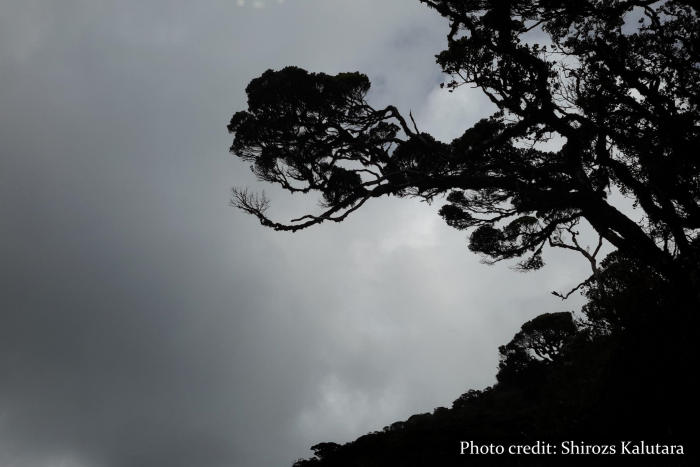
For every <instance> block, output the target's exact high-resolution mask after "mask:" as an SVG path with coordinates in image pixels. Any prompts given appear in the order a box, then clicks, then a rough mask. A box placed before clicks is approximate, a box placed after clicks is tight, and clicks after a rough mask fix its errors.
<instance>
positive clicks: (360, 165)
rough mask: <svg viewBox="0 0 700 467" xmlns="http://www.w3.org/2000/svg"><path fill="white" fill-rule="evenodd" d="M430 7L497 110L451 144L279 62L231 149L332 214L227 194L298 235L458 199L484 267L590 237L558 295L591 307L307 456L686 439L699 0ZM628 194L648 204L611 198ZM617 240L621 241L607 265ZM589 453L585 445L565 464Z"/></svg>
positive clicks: (517, 340)
mask: <svg viewBox="0 0 700 467" xmlns="http://www.w3.org/2000/svg"><path fill="white" fill-rule="evenodd" d="M421 2H422V3H424V4H426V5H427V6H428V7H430V8H431V9H433V10H435V11H436V12H438V13H439V14H440V15H442V16H443V17H445V18H446V19H447V21H448V22H449V25H450V32H449V34H448V36H447V48H446V49H445V50H444V51H442V52H441V53H439V54H438V55H437V62H438V63H439V64H440V65H441V67H442V68H443V70H444V71H445V73H447V74H448V75H449V76H450V77H451V78H450V80H449V81H448V82H447V83H446V86H447V87H448V88H449V89H454V88H457V87H459V86H462V85H470V86H476V87H478V88H480V89H481V90H482V91H483V92H484V93H485V94H486V95H487V96H488V97H489V98H490V99H491V101H492V102H493V103H494V104H495V105H496V106H497V108H498V110H497V112H496V113H495V114H493V115H491V116H490V117H488V118H485V119H483V120H481V121H479V122H478V123H476V124H475V125H474V126H473V127H471V128H468V129H466V130H465V131H464V133H463V134H462V135H461V136H460V137H458V138H456V139H454V140H453V141H451V142H449V143H447V142H441V141H438V140H436V139H435V138H433V137H432V136H431V135H429V134H426V133H423V132H420V131H419V130H418V128H417V125H416V122H414V121H413V117H412V116H410V115H409V117H410V118H409V119H406V118H405V117H404V116H402V115H401V114H400V113H399V111H398V109H397V108H396V107H393V106H388V107H385V108H381V109H377V108H374V107H372V106H371V105H370V104H369V103H367V101H366V100H365V96H366V94H367V92H368V90H369V87H370V83H369V80H368V79H367V77H366V76H364V75H362V74H359V73H342V74H338V75H335V76H329V75H326V74H323V73H309V72H307V71H305V70H301V69H299V68H295V67H288V68H284V69H282V70H279V71H272V70H268V71H267V72H265V73H264V74H263V75H262V76H261V77H259V78H257V79H255V80H253V81H252V82H251V83H250V85H249V86H248V88H247V90H246V91H247V93H248V109H247V110H245V111H241V112H238V113H236V114H235V115H234V116H233V118H232V119H231V122H230V124H229V126H228V129H229V131H230V132H231V133H233V134H234V140H233V145H232V146H231V151H232V152H233V153H234V154H236V155H237V156H239V157H241V158H243V159H244V160H246V161H249V162H250V163H251V164H252V166H251V168H252V170H253V172H254V173H255V174H256V175H257V176H258V177H259V178H260V179H261V180H264V181H267V182H272V183H276V184H278V185H280V186H282V187H283V188H284V189H286V190H287V191H289V192H292V193H316V194H317V195H318V196H319V201H320V205H321V206H322V208H323V210H322V212H320V213H316V214H306V215H303V216H301V217H299V218H297V219H292V220H291V222H290V223H289V224H283V223H279V222H276V221H273V220H271V219H269V218H268V217H267V215H266V210H267V208H268V200H267V199H266V198H265V197H264V196H259V195H254V194H251V193H249V192H248V191H246V190H234V198H233V204H234V205H235V206H238V207H239V208H241V209H243V210H244V211H246V212H248V213H250V214H253V215H255V216H256V217H257V218H258V219H259V220H260V222H261V223H262V224H263V225H265V226H268V227H271V228H274V229H276V230H286V231H297V230H300V229H303V228H306V227H309V226H312V225H315V224H319V223H321V222H325V221H335V222H339V221H342V220H344V219H345V218H346V217H347V216H348V215H349V214H351V213H352V212H354V211H355V210H357V209H359V208H360V207H361V206H362V205H363V204H364V203H365V202H367V201H368V200H370V199H372V198H377V197H380V196H383V195H390V196H398V197H416V198H418V199H421V200H425V201H433V200H435V199H445V200H446V202H447V203H446V204H445V205H444V206H443V207H442V208H441V209H440V215H441V216H442V217H443V218H444V219H445V221H446V222H447V223H448V224H449V225H450V226H452V227H454V228H457V229H460V230H468V231H469V248H470V249H471V250H472V251H475V252H477V253H480V254H481V255H482V256H483V257H484V258H485V260H486V261H488V262H494V261H500V260H504V259H517V260H518V261H519V266H520V267H521V268H522V269H537V268H540V267H542V266H543V265H544V260H543V251H544V249H545V247H547V246H553V247H560V248H567V249H570V250H573V251H577V252H579V253H581V254H582V255H583V256H584V257H585V258H586V259H587V260H588V261H589V262H590V264H591V268H592V273H593V274H592V276H591V277H590V278H588V279H586V280H585V281H584V282H582V283H581V284H580V285H579V286H578V287H576V288H574V289H573V290H572V291H571V292H569V293H568V294H565V295H564V294H560V293H555V295H557V296H559V297H561V298H566V297H567V296H568V295H570V294H571V293H572V292H573V291H575V290H578V289H580V288H583V290H584V291H585V295H586V297H587V299H588V302H587V304H586V305H585V307H584V309H583V315H584V319H582V320H580V321H575V320H574V319H573V318H572V316H571V315H570V314H568V313H555V314H547V315H542V316H539V317H537V318H535V319H533V320H531V321H529V322H527V323H525V324H524V325H523V327H522V329H521V331H520V332H518V333H517V334H516V336H515V337H514V338H513V340H512V341H511V342H510V343H508V344H506V345H504V346H502V347H501V348H500V352H501V363H500V367H499V370H498V383H497V384H496V385H495V386H494V387H492V388H488V389H486V390H483V391H470V392H468V393H467V394H465V395H464V396H462V397H460V398H459V399H458V400H457V401H455V403H454V405H453V407H452V408H450V409H446V408H440V409H436V411H435V412H434V413H432V414H422V415H414V416H413V417H411V418H409V419H408V420H406V421H405V422H397V423H394V424H392V425H391V426H390V427H387V428H385V430H384V431H383V432H381V433H372V434H369V435H366V436H363V437H361V438H359V439H358V440H356V441H354V442H352V443H348V444H346V445H343V446H339V445H336V444H334V443H322V444H319V445H316V446H314V448H313V449H314V451H315V453H316V457H315V458H313V459H310V460H306V461H300V462H299V463H298V466H299V467H302V466H307V465H333V466H350V465H353V466H358V465H362V466H375V465H376V466H380V465H381V466H384V465H402V466H412V465H450V464H456V463H463V462H464V458H459V457H458V456H456V455H455V453H456V452H457V446H456V443H457V442H458V440H469V439H474V440H486V441H490V442H495V441H497V440H502V441H504V442H506V441H518V440H520V441H535V440H538V439H549V440H557V439H569V440H571V439H573V440H577V439H578V440H593V439H599V440H620V439H647V440H650V439H657V440H663V439H668V440H671V441H675V442H678V441H685V442H686V446H688V447H689V448H690V449H691V450H692V447H691V446H692V445H693V443H692V439H691V438H690V437H689V436H690V435H689V433H690V431H688V430H687V429H686V426H687V425H686V422H689V421H690V420H692V418H691V417H690V415H689V414H690V413H691V412H692V411H691V408H695V403H694V401H695V396H694V395H693V394H692V393H691V387H692V386H691V385H690V378H691V374H692V373H693V371H692V366H689V365H688V362H687V361H686V359H687V358H688V356H691V355H692V356H694V355H695V352H696V350H697V349H696V345H695V344H694V342H695V341H696V338H697V329H698V326H697V324H698V323H697V312H698V309H700V268H699V266H698V265H699V264H700V158H699V157H698V155H697V151H698V147H700V114H699V113H698V104H699V102H700V89H699V88H700V86H699V85H698V84H699V79H698V78H700V66H699V63H700V60H699V58H700V57H699V51H700V21H699V20H698V7H697V3H696V2H690V1H687V0H656V1H653V0H580V1H563V0H421ZM618 193H619V194H621V195H623V196H625V197H627V198H628V199H629V200H631V201H632V203H633V205H634V206H635V207H636V208H637V211H636V213H635V214H634V215H631V214H629V213H628V212H624V211H623V210H621V209H619V208H618V206H616V204H615V203H613V202H612V201H611V198H612V197H613V196H611V195H612V194H615V195H616V196H617V194H618ZM584 222H585V223H587V224H589V225H590V226H591V227H592V228H593V229H594V230H595V231H596V232H597V233H598V234H599V236H600V241H599V242H598V246H597V247H596V248H595V249H594V251H592V252H591V251H589V250H588V249H587V248H585V247H584V246H582V245H581V244H580V243H579V241H578V240H577V238H578V237H577V236H578V235H579V232H578V227H579V226H580V225H582V224H583V223H584ZM603 240H606V241H607V242H609V243H610V244H611V245H612V246H614V247H615V249H616V252H615V253H613V254H612V255H610V256H608V257H607V258H606V259H605V260H604V261H602V262H601V263H600V264H599V263H598V260H597V257H596V255H597V254H598V253H599V252H600V249H601V245H602V244H603ZM685 459H686V460H687V459H688V457H686V458H685ZM499 462H500V464H501V465H504V464H508V465H541V464H547V462H548V461H547V459H544V458H541V457H537V456H534V457H529V458H512V459H510V460H508V461H506V460H504V459H499ZM552 462H553V463H554V465H563V464H562V463H561V462H562V461H561V459H560V458H556V460H554V461H552ZM595 462H596V463H597V464H598V463H606V464H609V465H618V464H619V463H620V460H619V459H617V458H604V457H596V459H595ZM634 462H635V463H636V464H637V465H639V464H642V463H645V462H651V464H652V465H660V464H659V460H658V459H655V458H640V457H638V458H635V459H634ZM679 462H681V463H682V462H684V460H683V459H680V460H679V459H678V458H674V459H670V458H664V459H663V461H662V463H663V465H680V464H679ZM480 463H481V464H480ZM576 463H578V464H580V465H590V463H591V460H590V458H569V459H567V461H566V465H571V464H576ZM470 465H496V464H495V463H494V460H493V459H492V458H481V459H479V458H471V459H470ZM548 465H549V464H548Z"/></svg>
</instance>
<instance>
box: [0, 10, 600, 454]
mask: <svg viewBox="0 0 700 467" xmlns="http://www.w3.org/2000/svg"><path fill="white" fill-rule="evenodd" d="M0 11H2V15H1V16H0V141H1V144H2V145H1V146H0V156H1V157H0V258H2V259H1V263H0V264H1V266H0V313H1V315H0V316H1V318H2V321H1V325H0V374H1V375H2V384H0V466H3V467H123V466H130V467H139V466H161V465H162V466H166V465H167V466H170V467H185V466H193V465H197V466H201V467H219V466H235V467H239V466H240V467H252V466H261V465H266V466H289V465H291V464H292V463H293V462H294V461H295V460H296V459H298V458H301V457H309V456H310V455H311V454H312V453H311V451H310V450H309V447H310V446H311V445H313V444H316V443H318V442H322V441H335V442H341V443H342V442H347V441H351V440H353V439H355V438H356V437H358V436H360V435H362V434H364V433H367V432H369V431H375V430H381V429H382V427H383V426H385V425H389V424H391V423H392V422H395V421H398V420H405V419H406V418H408V417H409V416H410V415H412V414H415V413H422V412H430V411H432V410H433V409H434V408H436V407H439V406H448V407H449V406H450V404H451V403H452V401H453V400H455V399H456V398H457V397H459V395H460V394H462V393H464V392H466V391H467V390H468V389H470V388H474V389H479V388H484V387H486V386H488V385H491V384H493V383H494V382H495V373H496V367H497V363H498V346H499V345H502V344H505V343H507V342H508V341H509V340H510V338H511V337H512V336H513V334H514V333H515V332H516V331H517V330H518V329H519V327H520V325H521V324H522V323H523V322H525V321H526V320H528V319H531V318H533V317H534V316H537V315H538V314H540V313H544V312H553V311H562V310H572V309H576V308H578V306H579V305H580V301H581V300H580V299H577V298H575V297H574V298H572V299H570V300H569V301H567V302H562V301H561V300H559V299H558V298H556V297H554V296H553V295H551V294H550V292H551V291H553V290H558V291H566V290H568V289H570V288H571V287H573V286H574V285H575V284H577V283H578V282H580V281H581V280H582V279H583V278H585V277H586V276H587V274H586V267H587V264H586V262H585V260H584V259H583V258H582V257H577V256H575V255H569V254H566V253H562V252H553V253H550V254H549V255H548V256H546V257H545V260H549V266H548V267H546V268H544V269H543V270H541V271H538V272H532V273H527V274H523V273H519V272H515V271H514V270H513V269H512V268H511V266H512V265H509V264H498V265H495V266H487V265H484V264H482V263H480V258H479V257H478V256H476V255H474V254H473V253H470V252H469V251H468V249H467V247H466V238H465V233H464V232H458V231H456V230H453V229H450V228H449V227H447V226H446V225H445V224H444V223H443V221H442V220H441V219H440V218H439V216H437V214H436V212H437V209H439V207H440V203H439V202H436V203H435V204H433V205H430V206H429V205H426V204H425V203H419V202H418V201H416V200H410V199H403V200H396V199H382V200H375V201H373V202H372V203H370V204H368V205H366V206H365V207H363V209H361V210H360V211H358V212H357V213H356V214H355V215H353V216H351V217H350V218H348V219H347V220H346V221H345V222H343V223H341V224H333V225H322V226H319V227H316V228H313V229H310V230H305V231H302V232H298V233H295V234H289V233H280V232H273V231H270V230H267V229H264V228H263V227H262V226H260V225H259V223H258V222H257V221H256V220H255V219H254V218H252V217H250V216H247V215H245V214H244V213H241V212H239V211H237V210H235V209H234V208H231V207H230V206H229V198H230V190H231V188H232V187H234V186H238V187H249V188H251V189H254V190H262V189H265V190H266V192H267V193H268V195H269V197H270V198H271V199H272V201H273V209H272V211H271V212H272V214H273V215H274V216H276V217H277V218H278V219H280V220H283V221H286V220H289V219H291V218H293V217H296V216H297V215H298V214H300V213H304V212H305V209H306V208H308V207H309V206H313V201H312V200H305V199H299V198H296V197H291V196H287V195H285V194H284V193H281V192H279V191H278V190H275V189H274V188H273V187H270V186H263V185H262V184H261V183H259V182H258V181H256V180H255V178H254V176H253V175H252V174H251V173H250V171H249V170H248V168H247V166H246V165H245V164H244V163H242V162H240V161H239V160H237V159H236V158H235V157H234V156H232V155H231V154H229V153H228V147H229V146H230V144H231V136H230V135H229V134H228V133H227V131H226V125H227V123H228V121H229V119H230V117H231V115H232V114H233V113H234V112H236V111H238V110H242V109H245V107H246V104H245V87H246V85H247V83H248V82H249V81H250V80H251V79H252V78H254V77H256V76H258V75H260V74H261V73H262V72H264V71H265V70H266V69H269V68H272V69H279V68H281V67H284V66H286V65H297V66H301V67H304V68H306V69H309V70H311V71H318V72H320V71H323V72H326V73H337V72H341V71H356V70H360V71H362V72H364V73H366V74H367V75H368V76H369V77H370V79H371V81H372V83H373V85H372V90H371V91H370V94H369V97H368V98H369V100H370V102H371V103H372V104H373V105H376V106H383V105H388V104H395V105H397V106H398V107H399V109H400V110H401V111H402V112H404V113H408V111H411V112H412V113H413V115H414V116H415V117H416V122H417V124H418V126H419V128H420V129H421V130H423V131H429V132H431V133H433V134H434V135H435V136H436V137H438V138H440V139H443V140H445V141H449V140H450V139H451V138H454V137H456V136H458V135H460V134H461V133H462V132H463V131H464V130H465V129H466V128H468V127H469V126H470V125H472V124H473V123H474V122H476V121H477V120H478V119H479V118H482V117H484V116H487V115H488V114H489V113H490V112H492V111H493V108H492V107H491V104H490V103H489V102H488V100H487V99H486V98H485V97H484V96H483V95H481V94H480V92H479V91H478V90H474V89H469V88H466V87H464V88H460V89H459V90H458V91H457V92H455V93H453V94H450V93H448V92H446V91H444V90H441V89H440V87H439V84H440V83H441V82H442V81H443V80H445V78H446V77H445V76H444V75H442V74H441V71H440V69H439V67H438V66H437V65H436V64H435V59H434V55H435V54H436V53H438V52H440V51H441V50H442V49H443V48H444V46H445V35H446V33H447V24H446V23H445V21H444V20H443V19H442V18H441V17H439V16H438V15H437V14H436V13H434V12H432V11H430V10H428V9H427V8H426V7H424V6H422V5H419V3H418V2H417V1H415V2H413V1H407V0H382V1H381V2H377V1H373V0H285V1H279V0H265V1H264V0H259V1H250V0H246V1H236V0H226V1H223V0H201V1H198V2H190V1H184V0H170V1H165V0H150V1H131V0H122V1H111V0H63V1H61V2H55V1H50V0H0Z"/></svg>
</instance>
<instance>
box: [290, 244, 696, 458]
mask: <svg viewBox="0 0 700 467" xmlns="http://www.w3.org/2000/svg"><path fill="white" fill-rule="evenodd" d="M631 264H633V261H632V260H630V259H629V258H624V257H621V256H619V255H616V256H614V257H612V258H609V259H608V260H607V261H606V264H605V267H604V268H603V269H602V271H601V275H602V276H603V277H604V279H602V281H601V282H600V283H592V284H590V285H588V286H587V290H586V294H587V295H588V296H589V297H591V301H590V302H589V304H588V305H587V307H586V309H585V311H586V313H587V316H586V319H585V320H583V321H581V322H579V323H578V324H575V323H574V320H572V316H571V314H569V313H555V314H544V315H541V316H539V317H537V318H535V319H533V320H531V321H529V322H527V323H525V324H524V325H523V328H522V329H521V331H520V332H518V333H517V334H516V335H515V336H514V338H513V340H512V341H511V342H510V343H509V344H507V345H505V346H503V347H501V356H502V361H501V365H500V369H499V374H498V383H497V384H496V385H495V386H493V387H490V388H486V389H485V390H483V391H476V390H470V391H469V392H467V393H465V394H464V395H462V396H461V397H460V398H458V399H457V400H456V401H455V402H454V403H453V405H452V407H451V408H449V409H447V408H438V409H436V410H435V411H434V412H433V413H432V414H422V415H414V416H413V417H411V418H409V419H408V420H406V421H403V422H396V423H394V424H392V425H391V426H388V427H385V428H384V430H383V431H381V432H374V433H370V434H368V435H365V436H362V437H360V438H358V439H357V440H355V441H353V442H351V443H348V444H345V445H342V446H338V445H334V446H333V449H332V450H325V451H324V452H321V453H319V452H316V457H314V458H312V459H309V460H302V461H299V462H297V464H295V465H296V467H306V466H317V467H321V466H389V465H400V466H433V465H557V466H558V465H653V466H658V465H663V466H674V465H679V466H680V465H692V462H693V461H692V459H694V458H696V457H697V447H696V442H695V440H696V436H695V430H694V429H692V424H693V420H694V410H695V409H697V403H696V402H695V400H696V396H695V394H694V391H693V387H694V386H693V385H692V382H691V381H692V380H693V375H692V374H691V373H692V372H689V371H688V368H687V362H686V361H684V360H682V359H679V358H678V355H689V354H691V353H692V352H694V351H695V350H696V344H695V343H694V342H695V341H694V337H693V336H697V331H695V330H688V329H678V327H677V326H676V325H675V324H674V322H669V321H668V320H666V319H663V318H661V319H660V318H659V317H658V316H659V315H661V316H665V314H663V313H661V314H660V313H659V312H660V311H661V310H664V309H665V308H666V307H683V306H684V305H685V304H684V303H682V302H679V299H678V297H677V296H674V294H672V293H670V290H669V287H668V284H665V283H664V282H663V280H656V281H654V280H653V279H650V276H649V275H648V273H647V271H645V270H644V268H639V267H636V268H635V267H630V266H631ZM611 284H616V286H615V287H616V288H611V287H610V286H611ZM617 285H619V286H620V287H619V288H617ZM650 285H651V287H649V286H650ZM611 304H613V307H612V308H611V307H610V305H611ZM609 312H614V313H615V314H614V316H615V323H616V325H615V326H609V325H608V323H609V321H608V320H610V319H611V316H613V315H612V314H610V313H609ZM542 342H547V343H548V345H545V346H544V347H542ZM537 349H540V350H537ZM538 353H539V356H538ZM461 440H474V441H477V442H483V443H486V444H488V443H502V444H506V445H508V444H518V443H521V444H522V443H525V444H527V443H530V444H531V443H535V442H537V441H538V440H539V441H547V442H551V443H554V444H559V443H561V442H563V441H570V440H573V441H576V442H577V443H579V444H580V443H582V442H583V443H586V444H613V445H615V446H616V448H617V452H618V454H617V455H614V456H590V455H589V456H585V455H584V456H574V455H568V456H561V455H558V456H474V455H472V456H460V455H459V454H458V453H459V447H460V446H459V442H460V441H461ZM621 440H646V441H648V442H667V443H669V444H679V443H683V444H684V451H685V455H684V456H676V457H671V456H665V457H662V458H660V457H658V456H627V457H622V456H620V455H619V451H620V441H621ZM319 454H320V455H319ZM465 457H466V458H465Z"/></svg>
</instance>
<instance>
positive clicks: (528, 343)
mask: <svg viewBox="0 0 700 467" xmlns="http://www.w3.org/2000/svg"><path fill="white" fill-rule="evenodd" d="M577 333H578V329H577V328H576V324H575V323H574V320H573V318H572V316H571V313H569V312H560V313H544V314H542V315H539V316H537V317H536V318H533V319H531V320H530V321H528V322H526V323H525V324H523V326H522V328H521V329H520V331H518V333H517V334H515V336H513V339H512V340H511V341H510V342H509V343H508V344H506V345H502V346H501V347H499V349H498V351H499V353H500V354H501V361H500V363H499V372H498V380H499V381H504V380H506V379H509V378H512V377H513V376H517V375H519V374H521V373H522V372H524V371H527V370H528V369H530V368H531V367H532V366H533V364H534V365H537V364H539V363H544V364H549V363H554V362H556V361H558V360H559V358H560V357H561V356H562V354H563V350H564V348H565V347H566V345H567V344H569V343H571V341H572V340H573V338H574V337H575V336H576V335H577Z"/></svg>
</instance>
